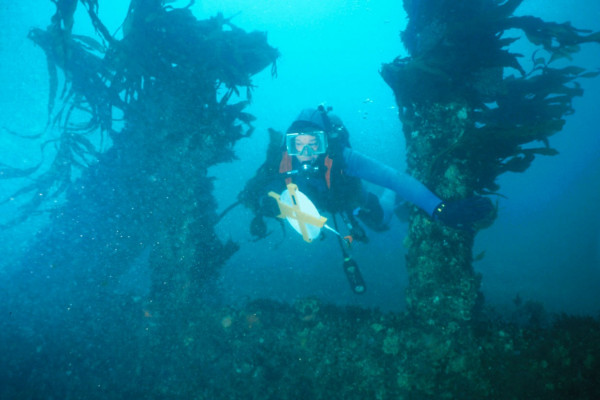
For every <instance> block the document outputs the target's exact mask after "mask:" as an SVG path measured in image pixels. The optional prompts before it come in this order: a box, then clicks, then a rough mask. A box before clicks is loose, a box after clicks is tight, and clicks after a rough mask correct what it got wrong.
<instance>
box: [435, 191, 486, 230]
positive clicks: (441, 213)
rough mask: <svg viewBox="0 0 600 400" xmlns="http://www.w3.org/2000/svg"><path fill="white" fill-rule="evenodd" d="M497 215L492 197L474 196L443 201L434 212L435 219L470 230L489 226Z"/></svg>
mask: <svg viewBox="0 0 600 400" xmlns="http://www.w3.org/2000/svg"><path fill="white" fill-rule="evenodd" d="M495 215H496V207H494V205H493V204H492V201H491V200H490V199H488V198H487V197H482V196H473V197H469V198H466V199H460V200H452V201H444V202H441V203H440V204H439V205H438V206H437V207H436V208H435V211H434V212H433V219H434V220H439V221H442V222H443V223H444V224H446V225H448V226H450V227H452V228H458V229H465V230H469V229H474V228H483V227H486V226H489V225H490V224H491V222H492V221H493V219H494V217H495Z"/></svg>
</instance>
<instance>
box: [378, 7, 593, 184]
mask: <svg viewBox="0 0 600 400" xmlns="http://www.w3.org/2000/svg"><path fill="white" fill-rule="evenodd" d="M521 2H522V0H508V1H488V0H479V1H475V2H466V1H459V2H449V1H442V0H437V1H433V0H432V1H406V2H405V9H406V10H407V12H408V13H409V18H410V20H409V24H408V26H407V28H406V30H405V31H404V32H403V33H402V39H403V42H404V44H405V46H406V48H407V49H408V50H409V51H410V53H411V56H410V57H404V58H398V59H396V60H394V61H393V62H392V63H389V64H385V65H384V66H383V68H382V71H381V74H382V76H383V78H384V79H385V80H386V82H387V83H388V84H389V85H390V86H391V87H392V88H393V89H394V93H395V94H396V98H397V102H398V105H399V106H400V110H401V117H402V116H403V115H405V114H406V113H409V114H410V113H412V112H413V110H414V108H415V105H416V104H424V103H426V102H445V101H453V100H454V99H456V98H460V99H462V101H464V102H465V107H466V110H468V114H469V115H468V117H469V122H470V126H468V127H467V129H466V132H465V134H464V135H461V137H460V138H458V139H457V140H453V141H452V140H451V141H449V142H448V143H446V145H445V148H444V149H442V150H441V152H440V153H439V154H438V155H437V156H435V157H434V160H435V161H434V163H433V165H430V166H429V168H428V173H427V174H426V176H425V177H424V179H426V180H430V179H432V180H435V176H436V174H439V172H440V171H442V170H443V168H444V166H447V165H448V163H450V162H451V161H450V158H451V157H450V155H451V156H452V157H459V158H461V159H464V160H465V162H469V163H471V164H472V165H477V166H478V168H480V169H481V171H482V176H481V179H478V184H477V185H476V186H475V187H474V188H473V189H474V190H476V191H480V192H485V191H489V190H492V191H496V190H498V186H497V185H496V183H495V180H496V177H497V176H498V175H500V174H502V173H503V172H506V171H521V172H522V171H524V170H525V169H526V168H527V167H528V166H529V165H530V164H531V161H533V159H534V158H535V157H534V155H535V154H540V155H554V154H557V152H556V151H553V150H550V149H549V145H548V141H547V139H548V137H549V136H551V135H553V134H555V133H556V132H558V131H560V130H561V129H562V127H563V125H564V117H565V116H566V115H569V114H571V113H572V112H573V109H572V105H571V103H572V100H573V98H574V97H577V96H581V95H582V93H583V91H582V90H581V88H580V85H579V83H578V80H580V79H581V78H591V77H595V76H597V75H598V71H588V70H586V69H584V68H581V67H577V66H572V65H571V66H567V67H555V66H554V64H556V63H557V61H558V60H561V59H563V60H564V59H567V60H571V59H572V56H573V54H575V53H576V52H578V51H579V48H580V45H582V44H585V43H600V32H592V31H589V30H584V29H577V28H575V27H573V26H572V25H571V24H570V23H568V22H566V23H555V22H546V21H543V20H542V19H540V18H537V17H533V16H513V15H512V13H513V12H514V10H516V8H517V7H518V6H519V5H520V4H521ZM516 30H518V31H521V32H522V33H523V34H524V36H525V39H527V41H528V42H529V43H530V44H531V45H533V46H537V47H538V48H539V51H535V52H533V53H532V55H531V60H532V64H533V66H532V67H531V69H530V71H526V70H525V68H527V67H526V66H524V63H523V61H522V59H523V56H522V55H521V54H518V53H514V52H512V51H511V47H510V46H511V44H513V43H514V42H515V41H516V40H517V39H519V38H518V37H507V36H506V35H507V32H510V34H511V35H512V34H513V32H515V31H516ZM511 70H512V71H514V72H516V74H515V73H512V74H511V73H509V72H508V71H511ZM404 119H405V120H406V118H404ZM406 132H410V129H407V130H406ZM407 140H409V141H410V137H407ZM533 141H542V142H544V144H545V147H544V148H543V149H542V150H540V151H532V150H527V151H524V150H523V148H522V146H523V145H526V144H528V143H530V142H533ZM517 161H519V162H518V164H519V165H518V167H515V165H516V164H517Z"/></svg>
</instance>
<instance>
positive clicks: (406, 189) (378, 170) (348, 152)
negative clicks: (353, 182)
mask: <svg viewBox="0 0 600 400" xmlns="http://www.w3.org/2000/svg"><path fill="white" fill-rule="evenodd" d="M344 162H345V164H346V166H345V168H344V173H345V174H346V175H349V176H354V177H357V178H360V179H364V180H366V181H368V182H371V183H374V184H376V185H379V186H383V187H385V188H388V189H391V190H393V191H394V192H396V194H398V196H400V197H402V198H403V199H404V200H407V201H409V202H411V203H413V204H415V205H416V206H417V207H419V208H420V209H422V210H423V211H425V212H426V213H427V214H429V215H433V211H434V210H435V208H436V207H437V206H438V205H439V204H440V203H441V202H442V200H441V199H440V198H439V197H437V196H436V195H435V194H433V193H432V192H431V190H429V189H427V187H425V185H423V184H422V183H421V182H419V181H418V180H416V179H415V178H413V177H412V176H410V175H408V174H405V173H402V172H400V171H398V170H396V169H394V168H392V167H390V166H387V165H385V164H382V163H380V162H379V161H377V160H375V159H373V158H371V157H368V156H365V155H364V154H361V153H358V152H356V151H354V150H352V149H351V148H345V149H344Z"/></svg>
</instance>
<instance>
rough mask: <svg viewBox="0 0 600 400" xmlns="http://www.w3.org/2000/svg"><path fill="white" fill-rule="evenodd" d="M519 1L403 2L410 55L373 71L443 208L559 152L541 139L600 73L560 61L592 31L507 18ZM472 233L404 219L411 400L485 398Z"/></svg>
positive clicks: (416, 169) (490, 381)
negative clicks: (413, 334)
mask: <svg viewBox="0 0 600 400" xmlns="http://www.w3.org/2000/svg"><path fill="white" fill-rule="evenodd" d="M521 2H522V0H506V1H498V0H471V1H467V0H460V1H456V0H452V1H451V0H405V2H404V5H405V9H406V11H407V13H408V16H409V22H408V25H407V27H406V30H405V31H404V32H403V33H402V35H401V36H402V40H403V43H404V45H405V46H406V48H407V49H408V51H409V53H410V56H409V57H402V58H397V59H395V60H394V61H393V62H391V63H388V64H384V65H383V67H382V70H381V75H382V77H383V78H384V80H385V81H386V82H387V83H388V85H389V86H390V87H391V88H392V89H393V91H394V94H395V96H396V102H397V104H398V109H399V111H400V115H399V116H400V119H401V121H402V124H403V127H402V129H403V134H404V137H405V139H406V144H407V146H406V149H407V166H408V170H409V172H410V173H411V174H412V175H414V176H415V177H417V178H418V179H419V180H421V181H422V182H424V183H425V184H426V185H427V186H428V187H429V188H430V189H432V190H433V191H434V192H435V193H437V195H438V196H440V197H441V198H443V199H444V200H445V201H454V200H462V199H464V198H468V197H471V196H473V195H475V194H498V193H497V191H498V190H499V189H500V188H499V186H498V184H497V183H496V180H497V178H498V176H499V175H501V174H503V173H505V172H509V171H510V172H524V171H526V170H527V169H528V168H529V166H530V165H531V163H532V162H533V161H534V160H535V158H536V157H537V156H540V155H543V156H553V155H556V154H558V152H557V151H556V150H555V149H553V148H552V147H551V146H550V140H549V138H550V136H552V135H554V134H556V133H558V132H559V131H561V130H562V129H563V127H564V124H565V117H566V116H568V115H570V114H572V113H574V109H573V99H574V98H575V97H577V96H581V95H582V94H583V90H582V88H581V85H580V81H581V80H582V79H585V78H590V77H594V76H596V75H597V74H598V71H589V70H587V69H585V68H582V67H579V66H574V65H571V64H568V63H567V61H568V60H570V59H571V57H572V56H573V55H574V54H575V53H576V52H577V51H578V50H579V46H581V45H583V44H585V43H599V42H600V33H597V32H590V31H587V30H581V29H577V28H575V27H573V26H572V25H571V24H569V23H562V24H559V23H554V22H546V21H543V20H541V19H539V18H537V17H532V16H513V15H512V14H513V13H514V11H515V10H516V8H517V7H518V6H519V5H520V4H521ZM519 32H520V33H521V35H522V36H523V37H522V38H520V37H517V36H516V35H517V34H518V33H519ZM519 39H522V41H524V42H526V43H527V46H523V47H522V48H527V47H529V48H533V50H532V51H531V54H529V55H528V56H529V57H525V56H524V55H522V54H518V53H516V52H515V51H514V47H513V45H514V44H516V42H517V41H518V40H519ZM495 217H496V215H491V216H490V221H487V224H488V226H489V224H491V223H492V222H493V219H494V218H495ZM477 228H479V227H477V226H475V227H473V229H471V230H456V229H451V228H448V227H447V226H444V225H443V224H440V223H438V222H436V221H432V220H431V218H430V217H429V216H426V215H424V214H423V213H422V212H419V211H418V210H414V211H413V213H412V214H411V218H410V226H409V234H408V236H407V238H406V240H405V245H406V246H407V248H408V250H407V253H408V254H407V257H406V268H407V271H408V280H409V283H408V288H407V291H406V301H407V310H408V313H409V315H410V317H411V321H412V324H413V325H414V326H415V329H416V330H417V331H419V332H420V333H421V336H420V337H421V338H422V339H421V340H416V341H415V342H414V343H413V344H412V345H410V346H409V348H410V351H409V353H408V356H407V359H406V362H405V365H407V366H408V367H407V373H406V377H405V379H406V380H407V381H409V382H411V385H412V386H411V389H410V397H417V398H435V397H436V396H437V397H439V396H440V395H442V396H443V395H446V396H447V397H449V398H450V397H452V398H454V397H456V398H461V396H462V397H464V391H463V390H457V389H456V388H457V387H463V388H464V387H468V388H472V390H473V394H472V395H467V397H469V398H486V397H494V396H493V395H490V394H489V391H488V388H489V387H491V386H494V385H496V384H497V382H496V379H497V378H496V377H495V376H493V374H489V375H487V373H485V372H483V371H486V370H487V368H485V366H486V365H488V364H487V361H486V360H485V357H484V356H483V355H482V351H481V347H480V346H479V344H480V343H481V342H480V340H479V338H478V337H477V333H476V329H475V327H476V323H475V322H474V321H475V320H476V319H477V318H479V317H480V316H481V314H480V312H481V310H482V307H483V296H482V294H481V292H480V285H481V275H480V274H478V273H476V272H475V270H474V269H473V259H474V257H473V254H472V250H473V243H474V238H475V234H476V232H477ZM484 323H485V322H484ZM446 356H447V357H448V358H447V360H446V361H445V362H444V363H440V357H446ZM478 392H479V393H478Z"/></svg>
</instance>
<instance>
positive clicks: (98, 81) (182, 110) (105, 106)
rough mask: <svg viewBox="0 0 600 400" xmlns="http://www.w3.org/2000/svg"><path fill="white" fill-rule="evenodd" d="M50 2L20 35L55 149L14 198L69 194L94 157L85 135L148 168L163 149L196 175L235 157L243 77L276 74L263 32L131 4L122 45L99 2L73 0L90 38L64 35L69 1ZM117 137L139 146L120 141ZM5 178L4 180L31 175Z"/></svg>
mask: <svg viewBox="0 0 600 400" xmlns="http://www.w3.org/2000/svg"><path fill="white" fill-rule="evenodd" d="M54 3H55V4H56V7H57V11H56V14H55V15H54V17H53V18H52V23H51V25H50V26H49V27H48V28H47V29H45V30H43V29H38V28H36V29H32V30H31V31H30V33H29V35H28V36H29V38H30V39H31V40H32V41H33V42H34V43H35V44H37V45H38V46H39V47H41V48H42V50H43V51H44V52H45V54H46V59H47V62H48V71H49V82H50V84H49V88H50V90H49V100H48V115H49V116H48V127H49V128H52V129H54V130H58V131H59V132H60V137H59V138H58V139H56V141H55V142H53V143H56V144H57V152H56V159H55V160H53V162H49V163H45V165H50V166H49V167H48V169H47V170H46V172H42V173H41V174H40V173H39V172H36V173H37V176H36V178H35V182H34V183H32V184H31V185H30V186H28V187H26V188H23V190H20V191H18V192H17V193H16V194H15V195H16V196H25V195H28V194H29V195H30V194H31V193H34V192H40V193H42V192H43V193H55V192H56V191H57V190H58V189H60V190H63V189H64V188H66V187H68V186H69V184H70V183H71V181H72V179H73V176H78V175H80V173H78V172H76V171H82V170H85V169H86V168H87V167H88V166H89V165H90V164H93V163H94V162H95V160H97V159H98V157H99V155H100V154H99V152H100V147H99V146H98V145H96V144H95V143H96V141H95V140H91V138H90V135H98V134H99V135H100V139H101V140H102V138H103V137H104V135H108V136H110V138H111V143H113V145H119V146H124V143H125V142H127V143H135V146H136V147H135V148H131V149H129V150H131V151H135V152H137V153H138V155H137V158H139V159H140V160H141V159H145V157H148V158H149V159H155V158H156V154H157V153H160V152H161V150H162V149H164V148H165V147H169V146H185V147H187V150H189V153H185V154H188V155H189V156H190V157H198V159H197V160H196V162H197V164H198V165H200V167H199V168H207V166H209V165H212V164H214V163H216V162H223V161H228V160H231V159H233V158H234V155H233V150H232V149H233V144H234V143H235V141H237V140H238V139H240V138H242V137H245V136H248V135H250V134H251V133H252V129H253V128H252V125H251V124H252V120H253V117H252V116H251V115H250V114H248V113H246V112H244V109H245V107H246V106H247V104H248V102H249V101H250V100H251V89H252V83H251V76H252V75H253V74H256V73H258V72H259V71H261V70H263V69H264V68H266V67H267V66H269V65H273V71H275V60H276V59H277V57H278V55H279V53H278V51H277V50H276V49H274V48H273V47H271V46H270V45H269V44H268V43H267V38H266V34H265V33H263V32H250V33H247V32H245V31H243V30H242V29H241V28H238V27H237V26H235V25H233V24H232V23H231V21H230V19H228V18H224V17H223V16H222V15H221V14H219V15H217V16H215V17H213V18H210V19H207V20H198V19H196V18H195V17H194V16H193V14H192V12H191V10H190V9H189V6H191V4H193V2H190V4H188V6H187V7H184V8H174V7H170V6H165V5H164V2H163V1H161V0H133V1H131V3H130V7H129V10H128V14H127V18H126V19H125V22H124V23H123V39H122V40H116V39H115V38H114V37H112V36H111V35H110V34H109V33H108V31H107V29H106V27H105V26H104V25H103V24H102V22H101V21H100V19H99V17H98V1H95V0H84V1H81V3H82V5H83V6H84V7H85V8H86V10H87V14H88V16H89V18H90V19H91V21H92V24H93V26H94V28H95V30H96V34H97V36H98V37H99V39H98V38H91V37H87V36H81V35H74V34H73V33H72V32H71V31H72V26H73V15H74V12H75V9H76V6H77V2H76V1H68V0H54ZM59 71H62V75H61V76H59ZM61 81H62V82H63V83H62V85H63V86H62V87H63V89H62V91H61V90H60V89H59V82H61ZM241 87H246V100H242V101H238V102H237V103H235V104H229V101H230V99H232V96H233V95H234V94H235V95H237V96H239V95H240V88H241ZM115 111H118V114H119V115H120V116H121V118H122V120H123V121H125V123H124V124H118V127H119V128H118V129H119V130H121V129H122V131H120V132H119V131H118V130H116V129H115V126H114V125H115V124H114V120H113V113H114V112H115ZM131 126H136V127H138V128H137V129H128V128H129V127H131ZM143 126H148V127H152V129H147V130H144V129H143V128H140V127H143ZM125 134H127V135H133V134H135V135H139V137H137V136H136V138H131V139H129V140H125V139H124V138H123V135H125ZM144 134H145V137H144V136H143V135H144ZM96 137H98V136H96ZM127 146H131V145H129V144H128V145H127ZM190 162H191V161H190ZM3 170H4V171H5V173H4V174H3V175H4V177H9V176H11V177H13V176H14V177H16V176H24V175H26V172H32V173H33V171H32V170H22V171H19V170H16V169H11V168H10V167H4V168H3ZM1 177H2V176H1V175H0V178H1ZM36 185H37V186H36ZM13 197H14V196H13ZM41 197H48V196H47V195H46V196H41ZM30 204H31V207H32V208H30V209H29V210H31V209H34V208H36V207H38V206H39V202H38V198H36V199H35V201H34V199H33V198H32V199H31V201H30Z"/></svg>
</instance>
